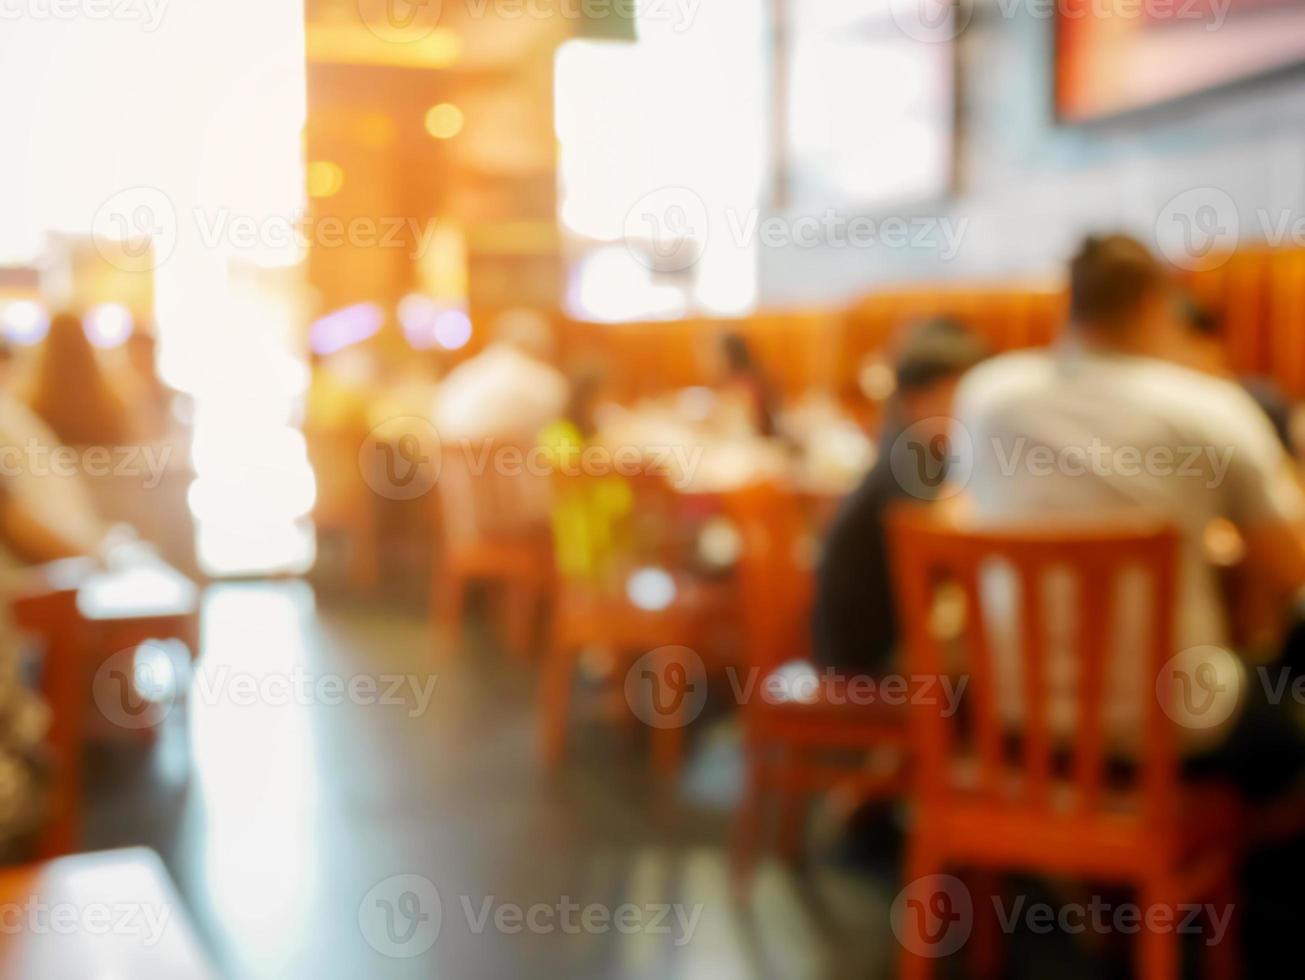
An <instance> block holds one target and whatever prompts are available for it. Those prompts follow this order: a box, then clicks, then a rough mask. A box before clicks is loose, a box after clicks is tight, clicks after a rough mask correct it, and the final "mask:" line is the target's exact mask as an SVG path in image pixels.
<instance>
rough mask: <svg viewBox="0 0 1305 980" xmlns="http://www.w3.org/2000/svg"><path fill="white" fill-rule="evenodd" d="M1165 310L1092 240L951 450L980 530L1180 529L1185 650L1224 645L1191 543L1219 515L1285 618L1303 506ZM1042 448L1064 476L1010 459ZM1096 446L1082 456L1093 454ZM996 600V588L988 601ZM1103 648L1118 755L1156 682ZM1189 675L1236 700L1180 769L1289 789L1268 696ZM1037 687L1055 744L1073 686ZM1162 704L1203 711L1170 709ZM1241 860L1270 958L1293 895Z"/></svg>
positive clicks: (1160, 279)
mask: <svg viewBox="0 0 1305 980" xmlns="http://www.w3.org/2000/svg"><path fill="white" fill-rule="evenodd" d="M1179 299H1180V298H1179V296H1178V294H1177V292H1176V290H1175V288H1174V286H1173V284H1172V283H1171V281H1170V277H1169V274H1168V272H1167V271H1166V270H1165V269H1164V268H1163V267H1162V266H1161V265H1160V264H1159V263H1158V262H1157V261H1156V260H1155V258H1154V257H1153V256H1152V255H1151V254H1150V252H1149V251H1148V250H1147V249H1146V247H1145V246H1143V245H1142V244H1140V243H1139V242H1137V241H1135V240H1133V239H1131V238H1128V237H1125V236H1122V235H1111V236H1108V237H1100V238H1098V237H1092V238H1089V239H1088V240H1087V241H1086V242H1085V243H1084V244H1083V246H1082V248H1081V249H1080V251H1079V252H1078V254H1077V255H1076V256H1075V257H1074V259H1073V261H1072V264H1071V268H1070V324H1069V329H1068V331H1067V333H1066V335H1065V337H1064V339H1063V341H1062V342H1061V343H1060V344H1059V345H1058V346H1057V347H1055V348H1052V349H1047V350H1030V351H1017V352H1013V353H1008V354H1003V355H1001V356H999V357H996V358H993V359H991V360H989V361H988V362H986V363H985V364H982V365H980V366H978V367H977V368H975V370H974V371H972V372H971V373H970V374H969V375H967V376H966V378H965V379H964V381H963V382H962V384H961V387H960V389H959V391H958V393H957V408H956V418H957V427H956V431H955V434H954V438H953V442H954V443H955V442H956V441H957V440H958V439H968V440H970V442H971V444H972V446H973V447H974V459H973V471H972V474H971V476H970V479H969V481H968V484H967V486H966V490H967V495H968V503H969V504H970V505H971V506H972V508H973V510H974V513H975V516H976V517H977V518H978V519H980V520H981V521H985V522H997V523H1014V524H1019V523H1030V522H1031V523H1033V524H1034V525H1046V524H1048V523H1051V524H1060V525H1066V524H1071V525H1072V524H1075V523H1086V524H1089V525H1090V524H1092V523H1106V524H1113V523H1121V522H1128V521H1130V520H1136V519H1138V518H1142V519H1144V520H1151V521H1153V520H1160V521H1163V522H1165V523H1168V524H1171V525H1174V526H1176V527H1177V529H1178V530H1179V532H1180V533H1181V534H1182V536H1183V544H1182V553H1181V556H1180V562H1179V571H1178V591H1177V596H1176V602H1177V609H1176V610H1175V614H1176V616H1175V625H1176V637H1175V641H1176V644H1177V646H1178V648H1179V650H1180V651H1186V650H1193V649H1194V648H1195V652H1197V653H1199V652H1200V651H1201V650H1210V649H1211V648H1217V649H1219V650H1226V649H1228V648H1229V647H1230V645H1231V637H1230V633H1229V625H1228V616H1227V611H1226V609H1225V606H1224V602H1223V596H1222V595H1221V593H1220V590H1219V579H1218V576H1217V574H1216V570H1215V569H1214V568H1213V567H1212V566H1211V565H1210V564H1209V563H1208V562H1207V560H1206V557H1205V553H1204V550H1203V537H1204V535H1205V533H1206V529H1207V528H1208V527H1209V526H1210V525H1211V524H1212V522H1214V521H1216V520H1219V519H1222V520H1225V521H1227V522H1229V523H1231V524H1232V525H1233V526H1234V527H1235V528H1236V529H1237V530H1238V532H1240V535H1241V537H1242V539H1243V541H1244V542H1245V552H1246V558H1245V562H1244V564H1245V565H1246V567H1247V569H1248V570H1249V571H1250V572H1252V573H1253V574H1255V575H1257V576H1258V578H1259V580H1260V582H1261V583H1262V586H1261V587H1263V588H1266V589H1269V590H1270V592H1271V594H1272V595H1274V596H1276V597H1278V599H1279V602H1280V604H1279V610H1280V613H1281V612H1284V611H1285V610H1286V609H1287V608H1288V607H1289V605H1290V600H1291V599H1292V598H1293V597H1299V595H1300V593H1301V590H1302V587H1305V495H1303V494H1302V491H1301V488H1300V486H1299V484H1298V482H1297V481H1296V479H1295V476H1294V473H1293V471H1292V467H1291V465H1290V461H1289V459H1288V457H1287V454H1286V452H1285V451H1284V449H1283V445H1282V442H1281V441H1280V439H1279V437H1278V435H1277V433H1275V431H1274V428H1273V426H1272V425H1271V424H1270V422H1269V419H1268V417H1267V416H1266V415H1265V413H1264V412H1263V411H1262V410H1261V408H1260V406H1259V405H1257V404H1256V402H1255V401H1254V399H1252V398H1251V397H1250V395H1248V394H1247V393H1246V391H1245V390H1244V389H1243V388H1242V387H1241V386H1240V385H1238V384H1237V383H1236V382H1234V381H1231V380H1228V379H1226V378H1224V377H1218V376H1214V375H1211V374H1208V373H1202V372H1198V371H1195V370H1192V369H1190V368H1187V367H1184V366H1182V365H1180V364H1176V363H1173V361H1172V358H1174V357H1175V355H1176V354H1177V353H1178V352H1177V351H1176V350H1175V349H1174V344H1175V337H1177V336H1178V335H1179V334H1180V333H1181V331H1182V330H1183V329H1185V327H1184V325H1182V323H1181V318H1182V316H1183V313H1182V309H1181V305H1180V302H1179ZM1176 320H1178V321H1180V322H1178V323H1176V322H1175V321H1176ZM1043 447H1045V448H1046V449H1049V450H1050V451H1051V454H1052V458H1053V459H1056V460H1066V461H1067V460H1070V459H1071V458H1072V459H1073V460H1074V461H1075V463H1074V465H1073V466H1072V467H1071V466H1070V465H1069V464H1068V463H1066V464H1065V465H1057V466H1052V467H1050V468H1049V469H1048V468H1045V467H1039V468H1035V467H1033V466H1032V465H1025V464H1022V463H1021V454H1026V453H1028V452H1030V451H1034V450H1042V449H1043ZM1093 447H1096V449H1098V450H1100V452H1098V453H1097V455H1096V456H1092V455H1089V452H1090V451H1091V450H1092V448H1093ZM1124 451H1127V452H1128V454H1129V455H1128V458H1127V459H1128V465H1125V458H1124V456H1123V455H1122V453H1123V452H1124ZM1045 455H1046V453H1045V452H1043V456H1044V457H1045ZM1089 460H1090V461H1091V462H1088V461H1089ZM1012 461H1013V462H1012ZM1166 461H1168V462H1167V464H1166ZM1180 461H1181V462H1182V464H1183V465H1182V467H1180V466H1179V465H1178V464H1179V462H1180ZM1007 598H1009V597H1007ZM1001 599H1002V593H1001V590H994V595H993V601H994V602H995V603H996V602H999V601H1001ZM1128 608H1129V607H1128V605H1127V603H1126V604H1125V607H1124V608H1122V609H1121V610H1120V612H1121V614H1122V615H1125V616H1127V614H1128ZM1056 618H1057V619H1060V617H1059V616H1057V617H1056ZM1113 650H1114V656H1115V657H1116V658H1118V661H1117V664H1116V666H1114V667H1112V669H1111V671H1110V675H1111V676H1110V678H1109V682H1108V686H1107V697H1108V701H1107V704H1106V718H1105V724H1106V726H1107V730H1108V734H1109V736H1110V738H1111V740H1112V742H1114V744H1115V746H1116V749H1117V750H1119V751H1124V752H1127V751H1129V749H1128V746H1130V745H1135V744H1136V740H1137V739H1138V738H1139V737H1140V732H1141V725H1142V718H1143V717H1144V713H1145V711H1146V710H1147V708H1146V702H1147V700H1148V699H1149V698H1151V697H1154V696H1155V693H1154V682H1153V680H1152V679H1150V678H1146V677H1145V676H1143V675H1142V674H1141V673H1140V672H1137V671H1132V672H1129V671H1127V670H1124V669H1122V668H1121V667H1120V666H1119V665H1118V664H1119V663H1123V662H1126V661H1128V660H1129V659H1130V658H1133V657H1143V656H1150V652H1149V651H1145V650H1142V649H1139V645H1138V644H1137V643H1136V642H1133V640H1132V639H1131V638H1130V635H1129V634H1127V633H1125V632H1118V633H1117V634H1116V636H1115V639H1114V642H1113ZM1003 651H1004V652H1003ZM996 652H997V655H998V659H997V666H998V669H999V682H1000V675H1002V674H1004V675H1005V676H1006V677H1007V678H1008V679H1007V681H1006V682H1005V683H1004V684H1003V689H1004V690H1008V691H1010V692H1011V694H1010V699H1009V700H1008V702H1007V704H1006V706H1005V710H1006V711H1007V714H1008V716H1011V717H1012V718H1014V719H1016V720H1017V718H1018V710H1019V709H1018V698H1019V694H1018V691H1019V687H1018V684H1017V683H1015V682H1014V681H1012V680H1010V673H1011V671H1012V670H1013V669H1014V668H1013V666H1012V665H1011V664H1010V663H1009V659H1008V658H1009V656H1010V655H1011V654H1010V650H1009V646H1008V645H1007V644H999V646H998V648H997V651H996ZM1061 653H1062V654H1063V653H1064V652H1063V651H1061ZM1056 654H1057V651H1054V650H1053V656H1055V655H1056ZM1003 662H1005V664H1006V665H1005V666H1003ZM1200 668H1201V669H1202V670H1204V671H1205V672H1206V674H1205V676H1206V678H1207V680H1206V686H1207V687H1208V689H1209V690H1212V691H1214V690H1217V691H1231V692H1234V693H1236V694H1237V696H1238V698H1239V705H1238V708H1237V710H1234V711H1233V712H1232V713H1231V715H1230V717H1229V718H1228V720H1227V721H1226V722H1224V723H1223V724H1222V725H1215V726H1208V725H1206V724H1204V719H1202V718H1199V717H1197V716H1196V714H1195V713H1193V714H1192V715H1191V720H1190V722H1186V723H1183V724H1181V725H1180V726H1179V727H1178V729H1177V734H1178V736H1179V739H1178V741H1179V745H1180V747H1181V749H1182V750H1183V752H1184V754H1185V756H1186V759H1187V761H1186V769H1187V772H1188V774H1189V775H1191V776H1193V777H1202V776H1214V777H1218V778H1222V779H1225V780H1226V781H1228V782H1230V783H1232V784H1233V785H1235V786H1237V787H1238V788H1239V789H1240V790H1241V791H1242V793H1243V794H1244V795H1245V796H1247V797H1248V798H1249V799H1252V800H1255V801H1268V800H1271V799H1276V798H1278V797H1280V796H1285V795H1287V794H1289V793H1293V792H1295V791H1296V790H1297V789H1298V786H1299V782H1300V779H1301V777H1302V774H1303V773H1305V732H1303V730H1302V728H1301V727H1300V725H1299V724H1298V723H1297V721H1296V719H1295V718H1294V717H1293V715H1292V712H1291V708H1290V706H1289V705H1287V704H1286V703H1285V700H1286V699H1275V698H1272V697H1271V696H1270V692H1269V691H1268V690H1266V689H1265V685H1264V684H1262V683H1260V682H1259V679H1258V677H1257V676H1256V675H1255V674H1252V673H1250V672H1248V671H1247V670H1246V668H1245V666H1244V665H1243V664H1241V663H1240V662H1239V661H1238V659H1237V658H1235V657H1233V656H1231V655H1225V656H1222V657H1213V656H1212V657H1209V658H1208V659H1206V658H1203V660H1202V663H1201V664H1200ZM1193 669H1196V668H1195V666H1194V668H1193ZM1272 669H1273V668H1270V670H1272ZM1286 669H1287V671H1288V672H1290V670H1291V667H1290V664H1287V665H1286ZM1211 674H1213V675H1214V676H1211ZM1049 676H1050V677H1052V678H1059V680H1055V681H1054V682H1053V688H1052V690H1051V691H1050V692H1049V699H1050V706H1049V709H1048V710H1049V717H1050V718H1051V719H1052V724H1053V726H1055V727H1057V728H1059V729H1060V730H1061V731H1062V732H1063V733H1064V734H1065V736H1066V737H1068V736H1069V733H1070V731H1072V728H1070V726H1071V725H1072V722H1070V721H1069V719H1070V718H1071V717H1072V715H1071V713H1070V710H1069V708H1070V706H1071V705H1072V703H1073V700H1072V699H1073V697H1074V692H1073V687H1072V685H1073V683H1074V679H1073V678H1074V675H1073V672H1072V671H1065V670H1061V669H1053V670H1051V671H1050V672H1049ZM1270 676H1278V675H1274V674H1270ZM1135 685H1136V687H1137V688H1138V689H1135ZM1211 685H1212V686H1211ZM1170 710H1171V711H1175V712H1176V711H1179V710H1189V711H1199V710H1200V709H1199V706H1198V707H1197V708H1193V706H1192V705H1190V704H1188V705H1178V704H1175V705H1173V706H1171V708H1170ZM1292 853H1294V854H1295V858H1296V859H1295V862H1294V865H1293V867H1294V868H1295V869H1296V870H1297V874H1295V875H1288V878H1289V879H1290V880H1291V881H1292V884H1291V886H1290V889H1292V890H1294V889H1298V888H1299V885H1298V883H1297V881H1296V879H1297V878H1298V876H1299V872H1300V870H1302V869H1305V862H1302V861H1301V860H1300V857H1301V854H1302V853H1305V852H1303V851H1302V848H1301V843H1300V842H1296V843H1294V844H1292V845H1290V846H1289V847H1288V848H1286V849H1285V850H1280V851H1279V852H1278V853H1276V854H1274V855H1272V856H1271V857H1270V858H1269V864H1270V865H1271V866H1278V867H1282V866H1285V864H1286V862H1287V861H1288V860H1289V859H1290V857H1291V854H1292ZM1261 860H1263V857H1262V858H1261ZM1255 867H1256V865H1255V863H1254V862H1252V864H1251V866H1250V870H1249V871H1248V876H1247V881H1246V883H1245V887H1246V890H1247V892H1248V893H1249V894H1250V896H1251V897H1250V900H1249V901H1248V903H1247V905H1246V910H1247V915H1246V927H1245V929H1246V937H1247V942H1246V944H1245V945H1246V949H1247V951H1248V952H1249V953H1251V954H1253V955H1254V956H1256V957H1259V956H1264V955H1268V956H1272V952H1271V948H1272V947H1273V946H1274V945H1278V944H1281V943H1282V942H1283V941H1284V940H1285V938H1286V937H1287V936H1289V935H1290V934H1291V933H1290V926H1291V924H1292V923H1293V918H1294V917H1295V916H1297V915H1298V914H1299V913H1300V911H1302V902H1301V898H1300V896H1299V894H1298V893H1296V892H1295V891H1292V890H1287V891H1284V890H1282V888H1281V887H1278V886H1274V887H1271V888H1269V889H1268V890H1266V888H1265V885H1264V881H1263V880H1259V879H1258V878H1257V873H1256V871H1255V870H1254V869H1255Z"/></svg>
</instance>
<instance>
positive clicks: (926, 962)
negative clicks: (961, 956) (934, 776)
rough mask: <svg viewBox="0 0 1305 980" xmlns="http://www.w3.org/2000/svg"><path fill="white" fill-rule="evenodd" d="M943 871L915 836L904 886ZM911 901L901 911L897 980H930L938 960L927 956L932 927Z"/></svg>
mask: <svg viewBox="0 0 1305 980" xmlns="http://www.w3.org/2000/svg"><path fill="white" fill-rule="evenodd" d="M941 871H942V863H941V862H940V861H938V860H937V858H936V857H935V855H934V853H933V851H932V850H931V849H929V848H926V847H925V846H924V845H923V844H922V843H921V842H920V840H919V839H918V837H916V836H912V838H911V840H910V843H909V844H908V845H907V855H906V867H905V884H904V886H903V887H904V888H910V887H911V883H912V882H915V881H919V880H920V879H921V878H927V877H929V876H930V875H935V874H939V873H941ZM912 902H913V900H912V899H911V898H910V897H909V896H908V897H907V900H906V903H905V907H904V908H902V909H901V910H900V912H899V914H901V915H902V916H903V922H902V924H901V926H900V931H899V933H898V941H899V943H900V945H901V953H900V954H899V959H898V977H899V980H931V978H932V977H933V975H934V962H935V961H934V957H932V956H928V955H925V952H926V950H927V948H928V945H929V941H930V937H928V936H927V935H925V929H926V928H931V926H927V925H926V923H925V922H924V921H922V920H920V919H918V918H916V915H917V911H918V910H917V908H916V907H915V906H913V904H912ZM913 927H914V929H915V930H916V931H918V933H919V936H918V937H917V935H916V932H914V931H912V929H913Z"/></svg>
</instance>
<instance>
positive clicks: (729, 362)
mask: <svg viewBox="0 0 1305 980" xmlns="http://www.w3.org/2000/svg"><path fill="white" fill-rule="evenodd" d="M721 356H722V358H723V360H724V379H723V381H722V385H721V387H722V390H723V392H724V395H725V397H726V399H729V398H730V397H734V398H737V399H738V400H739V402H740V403H741V404H742V405H743V406H744V409H745V411H746V413H747V415H748V422H749V424H750V425H751V427H752V428H753V430H754V431H755V432H756V433H757V434H758V435H762V436H766V437H770V436H774V435H775V434H776V433H777V432H778V431H779V425H778V415H779V406H778V404H777V400H776V397H775V389H774V387H773V386H772V385H771V383H770V379H769V378H768V377H767V376H766V372H765V371H764V370H763V369H762V367H761V365H760V364H759V363H758V362H757V358H756V356H755V355H754V354H753V353H752V346H751V345H750V344H749V343H748V339H747V338H746V337H744V336H743V335H742V334H738V333H727V334H725V335H724V336H723V337H722V338H721Z"/></svg>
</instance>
